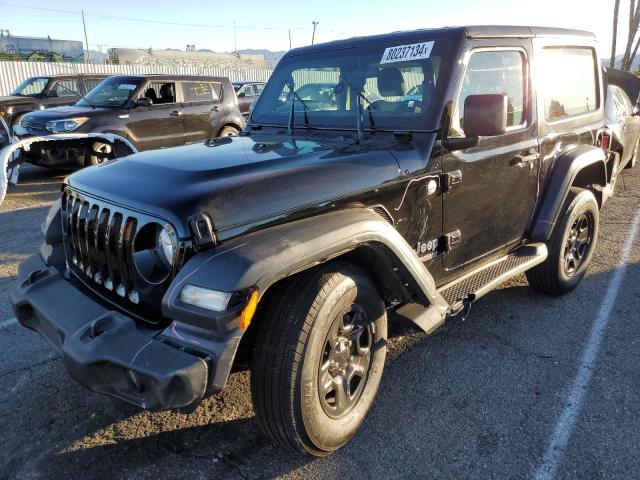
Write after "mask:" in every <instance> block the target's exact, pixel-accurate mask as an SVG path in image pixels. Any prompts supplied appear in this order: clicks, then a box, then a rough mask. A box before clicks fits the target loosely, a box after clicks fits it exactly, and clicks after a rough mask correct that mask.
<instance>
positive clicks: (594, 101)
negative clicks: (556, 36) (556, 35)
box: [540, 47, 600, 120]
mask: <svg viewBox="0 0 640 480" xmlns="http://www.w3.org/2000/svg"><path fill="white" fill-rule="evenodd" d="M595 59H596V57H595V52H594V50H593V49H591V48H585V47H582V48H580V47H547V48H545V49H543V50H542V55H541V58H540V76H541V80H542V81H541V84H540V88H541V93H542V95H543V97H544V115H545V118H546V119H547V120H557V119H561V118H564V117H570V116H572V115H580V114H583V113H588V112H593V111H594V110H597V109H598V107H599V102H600V99H599V98H598V83H597V62H596V61H595Z"/></svg>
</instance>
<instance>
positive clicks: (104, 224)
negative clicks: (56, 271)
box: [62, 190, 138, 298]
mask: <svg viewBox="0 0 640 480" xmlns="http://www.w3.org/2000/svg"><path fill="white" fill-rule="evenodd" d="M62 206H63V209H62V214H63V217H62V221H63V225H64V227H65V238H66V242H65V245H66V247H67V253H68V255H67V259H68V260H69V261H70V264H72V265H70V267H71V268H72V269H73V270H74V271H75V272H76V273H82V274H83V275H84V277H87V278H90V279H92V280H93V281H94V282H95V283H97V284H98V285H103V286H104V287H105V288H106V289H107V290H109V291H112V292H115V293H116V294H117V295H119V296H121V297H128V298H137V292H136V291H135V267H134V266H133V261H132V258H133V243H134V239H135V235H136V231H137V227H138V219H137V218H136V217H135V216H134V215H132V214H131V213H129V212H126V211H124V210H122V211H117V209H111V208H107V207H105V206H102V205H100V204H99V203H98V202H92V201H90V200H88V199H83V198H82V197H80V196H79V195H76V194H74V193H73V192H71V191H69V190H65V192H64V194H63V199H62Z"/></svg>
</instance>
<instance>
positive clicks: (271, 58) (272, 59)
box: [238, 48, 287, 68]
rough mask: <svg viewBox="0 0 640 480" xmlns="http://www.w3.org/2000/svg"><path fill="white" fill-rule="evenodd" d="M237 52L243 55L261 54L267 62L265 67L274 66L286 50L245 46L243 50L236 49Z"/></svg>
mask: <svg viewBox="0 0 640 480" xmlns="http://www.w3.org/2000/svg"><path fill="white" fill-rule="evenodd" d="M238 53H240V54H245V55H262V56H264V59H265V61H266V62H267V67H269V68H275V67H276V65H277V64H278V62H279V61H280V59H281V58H282V57H283V55H284V54H285V53H287V52H285V51H281V52H272V51H271V50H265V49H263V48H247V49H244V50H238Z"/></svg>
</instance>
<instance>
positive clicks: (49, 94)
mask: <svg viewBox="0 0 640 480" xmlns="http://www.w3.org/2000/svg"><path fill="white" fill-rule="evenodd" d="M59 96H60V95H58V92H57V91H56V90H49V91H48V92H47V93H46V94H45V97H47V98H57V97H59Z"/></svg>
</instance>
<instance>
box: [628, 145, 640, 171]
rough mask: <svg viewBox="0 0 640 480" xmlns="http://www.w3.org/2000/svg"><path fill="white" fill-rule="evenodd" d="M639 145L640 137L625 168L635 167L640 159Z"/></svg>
mask: <svg viewBox="0 0 640 480" xmlns="http://www.w3.org/2000/svg"><path fill="white" fill-rule="evenodd" d="M638 145H640V139H638V140H637V141H636V145H635V146H634V147H633V154H632V155H631V160H629V161H628V162H627V164H626V165H625V167H624V168H633V167H635V166H636V163H637V161H638Z"/></svg>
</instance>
